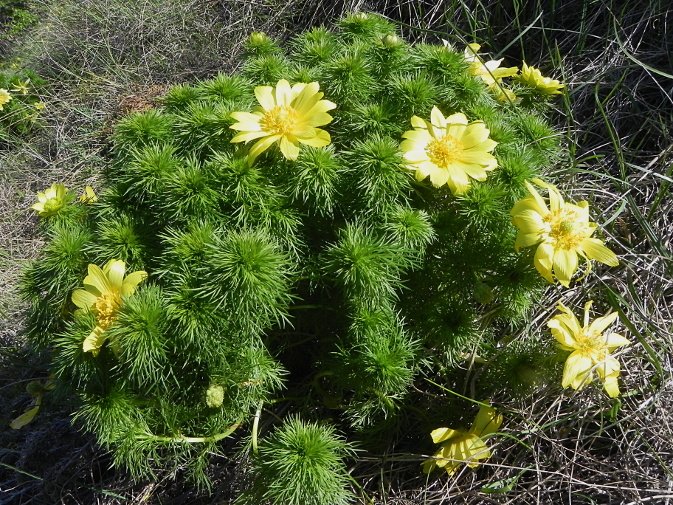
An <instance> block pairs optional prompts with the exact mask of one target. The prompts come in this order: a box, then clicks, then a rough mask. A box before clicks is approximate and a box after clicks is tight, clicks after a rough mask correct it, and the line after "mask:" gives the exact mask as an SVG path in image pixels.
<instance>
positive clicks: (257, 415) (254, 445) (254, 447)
mask: <svg viewBox="0 0 673 505" xmlns="http://www.w3.org/2000/svg"><path fill="white" fill-rule="evenodd" d="M262 405H264V404H263V403H260V404H259V407H257V412H255V420H254V421H253V422H252V453H253V454H254V455H255V456H257V432H258V431H259V418H260V417H261V416H262Z"/></svg>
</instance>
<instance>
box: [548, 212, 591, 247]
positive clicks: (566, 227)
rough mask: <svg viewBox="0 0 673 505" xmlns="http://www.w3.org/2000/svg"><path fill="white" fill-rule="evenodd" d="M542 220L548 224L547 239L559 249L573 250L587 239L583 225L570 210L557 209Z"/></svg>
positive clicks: (578, 217) (585, 228)
mask: <svg viewBox="0 0 673 505" xmlns="http://www.w3.org/2000/svg"><path fill="white" fill-rule="evenodd" d="M544 220H545V222H547V223H549V227H550V230H549V232H548V235H549V237H550V238H551V239H552V240H553V241H554V245H555V247H557V248H559V249H575V248H577V246H578V245H579V244H580V242H582V240H584V239H585V238H587V237H588V233H587V227H586V226H585V223H583V222H582V221H581V220H580V216H578V215H577V213H576V212H573V211H572V210H568V209H559V210H557V211H554V212H550V213H549V214H548V215H547V216H546V217H545V218H544Z"/></svg>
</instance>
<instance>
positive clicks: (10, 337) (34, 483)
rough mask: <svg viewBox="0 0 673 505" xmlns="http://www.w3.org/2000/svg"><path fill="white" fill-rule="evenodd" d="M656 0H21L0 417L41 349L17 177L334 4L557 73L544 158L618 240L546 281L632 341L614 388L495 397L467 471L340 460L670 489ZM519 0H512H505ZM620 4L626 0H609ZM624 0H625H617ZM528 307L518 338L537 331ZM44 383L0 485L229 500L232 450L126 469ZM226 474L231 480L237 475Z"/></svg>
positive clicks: (585, 492) (477, 490)
mask: <svg viewBox="0 0 673 505" xmlns="http://www.w3.org/2000/svg"><path fill="white" fill-rule="evenodd" d="M667 3H668V2H666V1H664V0H661V1H658V0H651V1H650V2H649V3H644V2H642V3H638V4H637V5H636V3H628V2H619V1H616V0H615V1H609V0H604V1H602V2H588V1H581V0H569V1H566V2H558V5H557V4H555V2H553V1H552V2H544V1H542V0H537V1H534V2H533V1H531V2H516V1H514V0H512V1H504V2H493V1H487V0H481V1H472V2H467V1H456V0H453V1H451V0H448V1H446V0H445V1H439V2H434V1H433V2H430V1H424V0H396V1H394V0H373V1H371V2H363V1H356V0H345V1H343V2H337V3H334V4H331V3H330V4H328V3H325V2H319V1H317V0H289V1H287V2H280V1H277V2H274V1H272V0H268V1H262V0H259V1H255V2H244V1H237V0H219V1H206V0H189V1H184V2H183V1H179V0H142V1H140V2H122V1H120V0H82V1H77V2H74V1H72V2H71V1H66V2H48V1H39V2H34V8H35V9H36V10H37V12H39V13H40V17H41V22H40V24H39V25H38V27H37V28H35V29H34V30H33V31H32V32H30V33H28V34H25V35H24V36H23V37H22V38H21V40H18V41H17V43H16V44H15V47H14V49H15V52H16V53H17V54H20V55H21V56H22V58H23V60H24V61H25V62H26V64H28V65H31V66H33V67H34V68H35V69H36V70H38V71H39V72H41V73H43V74H44V75H45V76H46V77H47V78H49V79H50V81H51V84H52V88H51V89H52V91H51V92H50V94H49V96H45V97H44V100H45V102H46V103H47V104H48V107H49V114H48V119H47V124H46V125H45V128H44V129H43V130H42V131H41V132H40V133H37V134H36V135H34V136H33V137H32V138H30V139H27V140H26V141H22V142H20V143H17V145H16V146H15V147H14V148H13V149H11V150H8V151H5V152H0V178H1V181H2V184H1V185H0V311H1V312H0V314H1V316H2V322H0V343H1V344H2V350H1V351H0V363H2V367H3V368H2V370H1V371H0V395H2V399H3V400H2V404H3V405H4V406H5V408H4V409H3V412H2V414H0V423H1V424H3V425H5V426H6V424H7V422H8V421H9V419H10V417H11V416H12V415H15V414H16V413H17V412H19V411H20V410H21V408H22V407H23V406H25V405H26V403H27V402H28V397H27V395H25V394H22V390H23V387H24V385H25V383H26V381H27V380H29V379H31V378H32V377H33V376H44V375H45V374H46V365H45V360H44V358H42V357H39V356H37V357H36V356H32V355H29V354H25V353H24V352H23V351H22V345H23V342H22V339H21V334H20V327H21V317H22V310H23V307H22V305H21V303H20V301H19V300H18V298H17V294H16V293H17V282H18V276H19V272H20V268H21V266H22V265H23V264H24V262H25V261H26V260H29V259H31V258H33V257H35V255H36V254H37V252H38V251H39V249H40V247H41V241H40V239H39V238H37V236H36V234H35V230H34V224H35V221H34V218H33V217H32V216H31V215H30V213H28V212H26V210H25V209H26V208H28V207H29V206H30V204H31V203H32V200H33V196H32V195H34V193H35V191H36V190H38V189H41V188H42V187H43V186H45V184H46V181H54V180H59V181H62V182H65V183H66V184H67V185H68V186H69V187H73V188H78V189H79V188H82V187H83V186H84V185H86V184H88V183H91V182H92V181H94V180H95V178H96V174H97V170H98V168H97V167H100V165H101V164H102V163H104V162H105V158H104V153H105V149H106V148H107V139H106V136H105V131H106V128H108V127H109V124H110V123H111V122H112V121H114V120H115V119H116V118H117V117H118V115H119V114H120V113H122V112H124V111H125V110H127V109H128V108H129V107H130V108H134V107H143V106H145V105H146V101H145V100H144V95H145V94H146V93H149V90H155V91H156V90H157V89H160V88H157V87H156V86H163V85H165V84H172V83H177V82H181V81H184V80H192V79H196V78H201V77H205V76H207V75H211V74H213V73H215V72H216V71H218V70H222V69H225V70H231V69H234V68H235V67H236V57H237V55H238V54H239V52H240V48H241V41H242V40H243V39H244V37H245V36H246V35H247V34H248V33H249V32H250V31H252V30H264V31H267V32H269V33H272V34H275V35H277V36H278V37H279V38H281V39H282V38H285V37H287V36H288V35H289V34H291V33H294V32H298V31H301V30H302V29H304V28H305V27H307V26H310V25H313V24H318V23H322V22H324V23H328V22H330V21H331V20H334V19H336V18H338V17H339V16H340V15H341V14H342V13H343V12H346V11H350V10H374V11H377V12H381V13H384V14H386V15H388V16H390V17H391V18H393V19H396V20H398V21H400V22H401V26H402V29H403V32H404V33H405V35H406V36H408V37H409V38H411V39H416V40H418V39H422V38H427V39H430V40H432V41H438V40H439V38H441V37H444V38H454V37H463V38H464V40H466V41H473V40H479V41H483V42H486V43H488V46H487V47H488V49H489V50H492V51H493V52H497V50H498V48H506V49H504V51H503V53H504V56H505V57H507V58H508V61H509V62H511V63H514V62H518V60H519V59H520V58H521V57H522V56H525V58H526V60H527V61H528V62H530V63H533V64H536V65H540V66H541V67H542V68H543V70H545V71H547V72H548V73H550V72H552V71H553V72H554V73H556V74H557V75H562V77H563V80H565V81H566V82H568V83H569V89H570V93H569V95H568V97H567V99H566V101H565V102H564V103H559V111H558V112H559V116H558V117H559V118H560V120H559V127H560V128H561V130H562V131H563V133H564V136H565V142H566V144H567V147H568V149H569V151H570V153H571V154H572V156H573V160H575V161H574V162H569V163H568V164H567V165H566V166H563V167H559V170H558V172H557V173H556V174H554V178H555V179H556V182H557V183H558V184H559V186H561V187H562V188H563V189H566V190H568V189H570V188H574V189H573V191H572V195H573V197H575V198H586V199H588V200H589V201H590V202H591V203H592V208H596V209H602V214H601V215H600V216H597V215H594V218H595V219H596V220H597V221H598V222H600V223H603V224H604V225H605V228H604V232H605V234H606V236H607V238H608V241H609V243H610V244H611V246H613V247H614V248H615V249H616V252H617V253H618V254H620V257H621V259H622V266H621V267H620V268H617V269H599V270H598V271H597V272H596V274H593V275H591V276H590V277H589V278H588V279H587V282H586V283H584V284H583V285H582V288H581V289H579V288H575V289H573V290H570V291H567V290H566V291H562V290H557V289H554V288H550V289H549V290H548V292H547V295H546V299H545V300H544V303H543V304H542V306H545V307H553V305H554V303H555V302H556V301H558V300H559V299H563V300H564V301H565V302H566V303H569V304H572V305H574V306H581V305H582V304H583V302H584V301H585V300H586V299H588V298H594V299H595V300H597V303H598V304H599V306H600V307H602V308H603V309H604V310H606V311H607V310H609V309H611V308H613V309H616V308H618V307H619V308H621V309H622V310H623V312H624V314H623V317H622V320H623V321H624V322H625V326H626V331H625V333H626V334H628V337H629V338H630V339H631V340H632V341H633V342H634V345H632V346H630V347H629V348H628V349H627V350H626V351H624V353H623V354H622V355H621V357H620V360H621V362H622V364H623V369H624V374H623V389H624V391H625V394H624V395H623V397H622V398H621V402H618V403H614V404H613V403H612V402H610V401H609V400H608V399H607V398H606V397H605V396H604V395H603V394H602V393H601V392H600V391H598V390H594V391H588V390H587V391H583V392H581V393H579V394H568V393H567V392H566V393H565V394H561V391H560V388H558V389H554V390H539V391H536V392H535V394H533V395H531V396H530V397H528V398H506V397H504V396H503V397H502V398H498V399H497V400H498V401H499V402H500V403H501V404H502V405H503V406H504V407H505V411H504V415H505V418H506V424H505V425H504V428H505V430H506V431H505V434H506V436H502V437H499V438H498V440H499V442H498V444H497V445H496V446H495V449H494V454H495V456H494V457H493V458H492V459H491V460H490V462H489V463H488V464H487V465H484V467H483V468H481V469H479V470H478V471H471V470H465V471H461V472H460V473H459V474H457V475H456V477H455V478H452V479H446V478H444V477H442V478H438V479H435V478H433V479H431V480H430V481H426V480H425V477H424V476H422V475H420V474H419V472H418V464H419V459H418V456H411V455H408V454H400V453H396V452H395V451H394V448H392V449H391V453H390V454H385V455H373V454H372V455H363V458H362V460H361V461H359V462H358V464H357V465H356V466H355V468H354V470H353V473H354V475H355V476H356V477H357V479H358V481H360V482H361V483H363V485H364V493H366V495H367V496H369V497H370V498H372V499H373V500H374V501H375V502H376V503H382V504H390V505H411V504H441V503H452V504H453V503H469V504H481V503H484V504H493V503H498V504H522V503H525V504H557V503H568V504H570V503H572V504H585V503H586V504H594V503H600V504H603V503H610V504H617V503H624V504H627V503H633V504H635V503H652V504H667V503H673V447H672V446H671V440H673V415H671V412H672V411H673V363H671V360H672V356H673V352H672V351H673V314H672V311H673V260H672V257H671V251H672V250H673V222H672V221H673V198H671V196H670V189H671V183H673V141H671V138H673V131H672V130H673V98H671V97H673V76H672V75H671V74H673V70H672V69H673V61H671V58H673V57H672V56H671V55H673V36H672V33H671V22H672V21H673V7H671V6H670V5H667ZM520 4H525V5H520ZM622 4H624V5H622ZM626 4H629V6H628V8H624V7H627V5H626ZM550 314H551V309H549V310H546V311H540V313H538V314H536V317H535V318H534V320H533V321H532V323H531V326H530V328H527V329H526V332H525V333H522V334H521V335H519V336H518V338H530V335H540V334H544V333H545V332H546V330H545V328H544V322H545V321H546V320H547V319H548V318H549V316H550ZM69 411H70V409H69V407H68V404H67V402H66V400H64V399H52V401H51V404H50V405H49V406H48V408H47V409H45V410H44V412H42V413H41V414H40V418H39V420H38V421H37V422H35V423H34V424H33V425H30V426H29V427H28V428H26V429H24V430H22V431H21V432H10V431H6V432H3V433H2V434H0V437H1V440H2V443H0V447H3V448H2V449H0V490H1V492H2V496H0V502H2V503H8V504H9V503H16V504H28V503H31V504H40V503H73V504H75V503H77V504H80V503H81V504H87V505H88V504H92V503H101V504H113V503H176V504H177V503H188V502H189V503H228V495H229V493H230V492H231V488H232V484H231V479H232V478H234V476H233V475H232V473H231V467H230V466H229V464H228V462H226V461H222V460H216V461H215V462H214V464H213V475H214V476H215V490H216V491H215V495H214V496H210V497H206V496H203V495H198V494H196V492H195V491H194V490H193V489H190V488H189V487H188V486H186V487H183V486H184V485H183V484H180V481H179V480H178V481H177V483H176V482H175V481H174V480H173V479H172V477H173V476H164V478H163V480H161V481H160V482H157V483H138V484H134V483H132V482H130V481H129V480H128V479H127V478H126V477H125V475H124V474H123V473H120V472H115V471H114V470H111V469H110V468H109V459H108V458H107V456H106V455H105V454H101V452H100V451H99V450H98V449H97V448H96V447H95V444H94V441H93V440H92V439H91V438H89V437H88V436H84V435H81V434H79V433H78V432H77V431H76V430H75V429H74V428H73V427H71V426H70V424H69V421H68V413H69ZM235 486H236V484H234V485H233V487H235Z"/></svg>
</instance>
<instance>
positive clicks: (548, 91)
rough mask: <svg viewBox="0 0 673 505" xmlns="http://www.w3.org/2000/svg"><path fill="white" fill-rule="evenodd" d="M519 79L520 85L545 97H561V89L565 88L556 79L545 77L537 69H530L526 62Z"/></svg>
mask: <svg viewBox="0 0 673 505" xmlns="http://www.w3.org/2000/svg"><path fill="white" fill-rule="evenodd" d="M517 79H518V80H519V82H520V83H522V84H525V85H526V86H528V87H530V88H533V89H534V90H535V91H537V92H539V93H541V94H543V95H560V94H561V88H563V87H565V85H564V84H561V83H560V82H559V81H557V80H556V79H551V78H549V77H544V76H543V75H542V73H541V72H540V71H539V70H538V69H537V68H535V67H529V66H528V65H526V63H525V62H524V63H523V65H522V66H521V75H518V76H517Z"/></svg>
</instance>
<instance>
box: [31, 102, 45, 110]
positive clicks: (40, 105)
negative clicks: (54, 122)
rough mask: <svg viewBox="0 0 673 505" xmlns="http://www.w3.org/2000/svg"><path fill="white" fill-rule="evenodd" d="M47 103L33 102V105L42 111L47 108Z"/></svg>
mask: <svg viewBox="0 0 673 505" xmlns="http://www.w3.org/2000/svg"><path fill="white" fill-rule="evenodd" d="M46 106H47V105H46V104H45V103H44V102H36V103H34V104H33V107H35V110H37V111H42V110H44V109H45V107H46Z"/></svg>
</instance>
